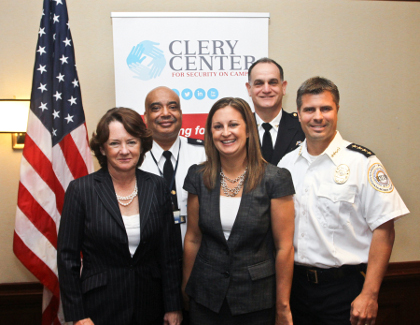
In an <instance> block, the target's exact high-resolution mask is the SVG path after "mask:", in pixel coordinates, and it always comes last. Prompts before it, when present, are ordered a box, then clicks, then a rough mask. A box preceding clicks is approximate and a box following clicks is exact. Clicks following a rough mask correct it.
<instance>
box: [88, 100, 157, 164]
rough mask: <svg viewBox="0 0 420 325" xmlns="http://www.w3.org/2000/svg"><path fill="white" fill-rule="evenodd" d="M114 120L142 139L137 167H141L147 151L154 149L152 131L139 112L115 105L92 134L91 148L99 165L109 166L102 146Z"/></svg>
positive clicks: (106, 139)
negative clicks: (102, 151)
mask: <svg viewBox="0 0 420 325" xmlns="http://www.w3.org/2000/svg"><path fill="white" fill-rule="evenodd" d="M112 121H118V122H120V123H121V124H122V125H123V126H124V128H125V130H126V131H127V132H128V133H129V134H130V135H132V136H133V137H135V138H138V139H140V142H141V153H140V158H139V161H138V162H137V167H139V166H140V165H141V164H142V163H143V160H144V155H145V154H146V152H148V151H149V150H150V149H152V144H153V138H152V132H151V131H150V130H148V129H147V127H146V124H144V122H143V119H142V117H141V116H140V114H139V113H137V112H136V111H134V110H132V109H130V108H125V107H115V108H111V109H110V110H108V112H106V113H105V115H104V116H102V118H101V119H100V120H99V123H98V126H97V127H96V132H94V133H93V134H92V139H91V140H90V149H91V150H92V151H93V153H94V154H95V157H96V159H98V162H99V165H101V167H102V168H107V158H106V156H104V155H102V153H101V148H102V147H103V145H104V143H105V142H107V141H108V138H109V124H110V123H111V122H112Z"/></svg>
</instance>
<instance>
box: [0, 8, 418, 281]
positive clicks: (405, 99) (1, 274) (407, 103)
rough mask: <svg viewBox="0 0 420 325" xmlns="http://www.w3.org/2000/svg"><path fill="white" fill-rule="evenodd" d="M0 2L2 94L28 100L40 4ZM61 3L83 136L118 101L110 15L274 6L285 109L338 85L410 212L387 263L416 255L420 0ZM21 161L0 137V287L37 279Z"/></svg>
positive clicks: (273, 50)
mask: <svg viewBox="0 0 420 325" xmlns="http://www.w3.org/2000/svg"><path fill="white" fill-rule="evenodd" d="M0 5H1V8H2V10H1V12H0V31H1V39H0V42H1V46H0V98H13V97H14V96H16V98H28V97H29V96H30V88H31V82H32V69H33V63H34V55H35V46H36V40H37V32H38V28H39V20H40V17H41V9H42V1H41V0H36V1H35V0H30V1H28V0H26V1H25V0H21V1H10V0H0ZM67 5H68V9H69V17H70V22H71V30H72V33H73V41H74V43H75V49H76V59H77V66H78V72H79V79H80V84H81V89H82V94H83V103H84V107H85V113H86V118H87V125H88V129H89V132H92V130H93V129H94V127H95V125H96V123H97V121H98V119H99V118H100V116H101V115H102V114H103V113H104V112H105V111H106V110H107V109H108V108H111V107H112V106H114V105H115V95H114V71H113V48H112V25H111V18H110V13H111V12H112V11H244V12H247V11H248V12H254V11H255V12H270V15H271V19H270V38H269V44H270V48H269V54H270V56H271V57H272V58H274V59H275V60H277V61H278V62H280V64H282V65H283V67H284V69H285V75H286V79H287V80H288V81H289V86H288V92H287V95H286V98H285V104H284V107H285V108H286V110H289V111H294V110H295V104H294V100H295V93H296V89H297V88H298V86H299V85H300V83H302V82H303V81H304V80H305V79H307V78H309V77H312V76H314V75H322V76H325V77H327V78H330V79H332V80H333V81H334V82H335V83H336V84H337V85H338V87H339V89H340V90H341V95H342V99H341V108H340V113H339V130H340V131H341V133H342V134H343V136H344V137H345V138H346V139H348V140H351V141H354V142H356V143H359V144H362V145H364V146H366V147H368V148H370V149H371V150H373V151H374V152H375V153H376V154H377V155H378V156H379V158H380V159H381V160H382V162H383V163H384V164H385V166H386V168H387V170H388V172H389V174H390V175H391V177H392V179H393V181H394V183H395V185H396V187H397V188H398V190H399V192H400V194H401V196H402V197H403V198H404V200H405V202H406V204H407V206H408V207H409V209H410V210H411V214H410V215H409V216H408V217H405V218H403V219H401V220H400V221H399V222H398V223H397V224H396V230H397V239H396V243H395V247H394V252H393V255H392V261H408V260H420V250H419V247H420V236H419V235H418V234H419V233H420V226H419V224H418V216H419V213H420V203H419V200H418V198H419V195H418V193H417V188H418V187H419V184H420V172H419V167H418V165H417V163H418V161H420V150H419V149H418V148H417V144H418V142H419V140H420V139H419V138H420V137H419V131H418V126H419V125H420V114H416V113H415V110H417V109H419V108H420V99H419V96H418V94H417V93H418V90H419V89H420V78H419V76H420V60H419V57H420V43H419V39H420V4H419V3H410V2H380V1H372V2H371V1H368V2H364V1H282V0H260V1H250V0H235V1H234V0H211V1H208V0H205V1H203V0H202V1H198V0H178V1H173V0H166V1H163V0H153V1H140V0H139V1H133V0H118V1H117V0H101V1H94V0H90V1H86V0H68V1H67ZM209 28H211V26H209ZM0 118H1V117H0ZM20 157H21V151H13V150H12V149H11V140H10V135H9V134H0V165H1V170H0V184H1V185H0V204H1V210H0V222H1V225H2V226H1V228H0V261H1V262H0V283H6V282H26V281H34V279H35V278H34V277H33V276H32V275H31V274H30V273H29V272H28V271H27V270H26V269H25V268H24V267H23V266H22V264H21V263H20V262H19V261H18V260H17V259H16V258H15V257H14V255H13V252H12V238H13V226H14V215H15V206H16V196H17V186H18V181H19V163H20Z"/></svg>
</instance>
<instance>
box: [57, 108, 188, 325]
mask: <svg viewBox="0 0 420 325" xmlns="http://www.w3.org/2000/svg"><path fill="white" fill-rule="evenodd" d="M90 145H91V149H92V150H93V151H94V153H95V156H96V157H97V158H98V161H99V163H100V165H101V167H102V168H101V169H100V170H99V171H97V172H95V173H93V174H90V175H88V176H85V177H82V178H79V179H77V180H74V181H72V182H71V183H70V185H69V187H68V189H67V192H66V196H65V202H64V207H63V213H62V217H61V224H60V230H59V234H58V271H59V279H60V289H61V297H62V302H63V309H64V315H65V318H66V321H73V322H74V324H75V325H84V324H87V325H91V324H95V325H100V324H118V325H124V324H127V325H131V324H142V325H143V324H156V325H157V324H159V325H161V324H162V323H163V324H170V325H179V324H180V322H181V320H182V316H181V313H180V309H181V298H180V278H181V268H180V256H179V253H178V252H179V251H180V247H178V245H180V243H179V241H178V240H177V239H176V236H175V234H176V232H175V227H174V221H173V216H172V208H171V203H170V196H169V192H168V190H167V187H166V184H165V181H164V179H163V178H161V177H158V176H155V175H153V174H150V173H146V172H144V171H141V170H139V169H138V168H137V167H139V166H140V165H141V163H142V162H143V158H144V155H145V153H146V152H147V151H148V150H150V148H151V147H152V137H151V133H150V131H149V130H147V129H146V126H145V124H144V123H143V120H142V118H141V116H140V115H139V114H138V113H137V112H135V111H133V110H130V109H127V108H113V109H111V110H109V111H108V112H107V113H106V114H105V115H104V116H103V117H102V119H101V120H100V121H99V123H98V127H97V130H96V134H94V135H93V138H92V140H91V143H90ZM81 255H82V257H83V263H81Z"/></svg>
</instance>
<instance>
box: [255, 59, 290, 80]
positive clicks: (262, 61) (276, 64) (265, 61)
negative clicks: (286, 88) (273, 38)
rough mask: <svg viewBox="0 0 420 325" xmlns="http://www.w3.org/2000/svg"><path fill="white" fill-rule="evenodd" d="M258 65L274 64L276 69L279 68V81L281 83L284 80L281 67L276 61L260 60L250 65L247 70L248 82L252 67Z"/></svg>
mask: <svg viewBox="0 0 420 325" xmlns="http://www.w3.org/2000/svg"><path fill="white" fill-rule="evenodd" d="M259 63H272V64H274V65H275V66H276V67H277V68H279V72H280V80H281V81H283V80H284V73H283V68H282V67H281V65H280V64H278V63H277V62H276V61H274V60H273V59H270V58H261V59H259V60H257V61H255V62H254V63H253V64H251V66H250V67H249V69H248V82H250V81H251V72H252V69H254V67H255V66H256V65H257V64H259Z"/></svg>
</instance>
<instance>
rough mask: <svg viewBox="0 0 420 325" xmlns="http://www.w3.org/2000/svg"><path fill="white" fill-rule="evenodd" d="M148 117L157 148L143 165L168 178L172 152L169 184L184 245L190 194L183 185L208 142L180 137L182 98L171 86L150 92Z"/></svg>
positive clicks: (146, 116) (148, 155) (150, 152)
mask: <svg viewBox="0 0 420 325" xmlns="http://www.w3.org/2000/svg"><path fill="white" fill-rule="evenodd" d="M144 118H145V122H146V124H147V127H148V128H149V129H150V130H152V132H153V147H152V150H150V151H149V152H147V153H146V156H145V158H144V162H143V164H142V165H141V167H140V168H141V169H142V170H145V171H148V172H151V173H153V174H156V175H160V176H162V177H164V173H165V162H166V160H167V158H166V157H165V155H168V153H165V152H167V151H169V152H170V157H169V158H168V159H170V161H171V163H172V168H173V173H174V174H175V177H174V178H172V179H170V180H169V181H168V187H170V190H171V194H172V198H173V208H174V210H175V211H174V222H176V223H178V224H179V225H180V233H181V234H180V237H181V239H182V244H184V237H185V233H186V229H187V223H186V221H187V220H186V217H187V198H188V193H187V192H186V191H185V190H184V189H183V188H182V187H183V186H184V179H185V176H186V175H187V172H188V169H189V168H190V166H191V165H193V164H199V163H201V162H203V161H205V160H206V155H205V152H204V142H203V141H202V140H196V139H190V138H184V137H181V136H179V131H180V129H181V126H182V111H181V105H180V100H179V97H178V95H177V94H176V93H175V92H174V91H173V90H171V89H169V88H167V87H157V88H155V89H153V90H152V91H150V92H149V93H148V94H147V96H146V101H145V112H144ZM171 183H172V184H171ZM171 185H172V186H171Z"/></svg>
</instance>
